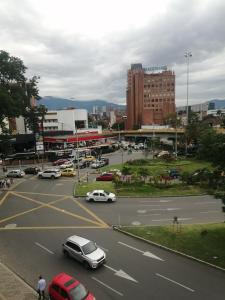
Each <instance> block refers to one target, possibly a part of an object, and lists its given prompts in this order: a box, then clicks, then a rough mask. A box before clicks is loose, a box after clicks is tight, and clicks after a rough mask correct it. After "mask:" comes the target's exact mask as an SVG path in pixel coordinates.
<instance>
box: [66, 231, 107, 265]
mask: <svg viewBox="0 0 225 300" xmlns="http://www.w3.org/2000/svg"><path fill="white" fill-rule="evenodd" d="M62 247H63V253H64V254H65V255H66V256H67V257H72V258H74V259H76V260H78V261H79V262H81V263H83V264H84V266H85V267H86V268H91V269H96V268H98V267H99V266H100V265H102V264H104V263H105V259H106V255H105V252H104V251H103V250H102V249H100V248H99V247H98V246H97V245H96V243H94V242H92V241H90V240H88V239H86V238H83V237H80V236H77V235H73V236H71V237H69V238H68V239H67V240H66V242H65V243H64V244H63V245H62Z"/></svg>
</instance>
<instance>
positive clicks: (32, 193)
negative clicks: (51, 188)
mask: <svg viewBox="0 0 225 300" xmlns="http://www.w3.org/2000/svg"><path fill="white" fill-rule="evenodd" d="M16 193H17V194H28V195H40V196H52V197H54V196H68V197H71V195H65V194H64V195H61V194H44V193H35V192H18V191H17V192H16Z"/></svg>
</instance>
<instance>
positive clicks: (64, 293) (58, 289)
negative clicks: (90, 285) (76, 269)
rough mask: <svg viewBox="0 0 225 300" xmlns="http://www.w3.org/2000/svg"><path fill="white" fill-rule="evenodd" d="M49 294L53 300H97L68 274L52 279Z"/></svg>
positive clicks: (61, 274)
mask: <svg viewBox="0 0 225 300" xmlns="http://www.w3.org/2000/svg"><path fill="white" fill-rule="evenodd" d="M48 293H49V298H50V299H51V300H65V299H66V300H96V299H95V297H94V296H93V295H92V294H91V293H90V292H89V291H88V290H87V289H86V288H85V287H84V286H83V284H82V283H80V282H79V281H78V280H76V279H75V278H73V277H71V276H70V275H68V274H66V273H60V274H58V275H56V276H55V277H54V278H53V279H52V281H51V283H50V284H49V287H48Z"/></svg>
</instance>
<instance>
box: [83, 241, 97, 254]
mask: <svg viewBox="0 0 225 300" xmlns="http://www.w3.org/2000/svg"><path fill="white" fill-rule="evenodd" d="M82 249H83V252H84V254H90V253H92V252H94V251H95V250H96V249H97V247H96V245H95V243H94V242H89V243H87V244H86V245H84V246H83V247H82Z"/></svg>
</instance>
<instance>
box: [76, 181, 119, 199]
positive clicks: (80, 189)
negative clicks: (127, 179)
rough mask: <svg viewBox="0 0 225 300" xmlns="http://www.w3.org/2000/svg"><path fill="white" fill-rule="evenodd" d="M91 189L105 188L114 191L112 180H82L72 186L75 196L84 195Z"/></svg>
mask: <svg viewBox="0 0 225 300" xmlns="http://www.w3.org/2000/svg"><path fill="white" fill-rule="evenodd" d="M93 190H105V191H110V192H112V193H115V192H116V191H115V188H114V184H113V183H112V182H109V181H108V182H105V181H94V182H89V183H87V182H82V183H79V185H76V186H75V188H74V195H76V196H86V193H87V192H90V191H93Z"/></svg>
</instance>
